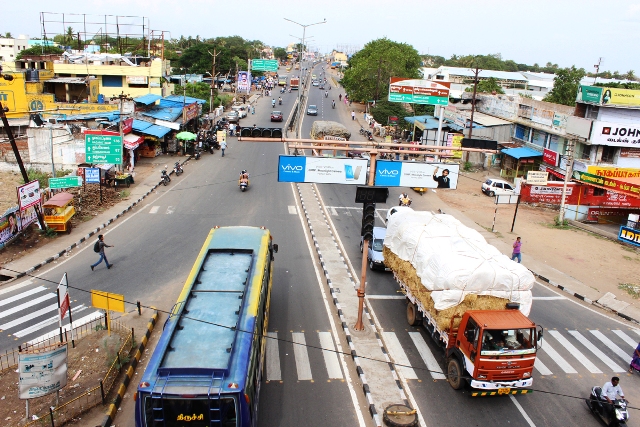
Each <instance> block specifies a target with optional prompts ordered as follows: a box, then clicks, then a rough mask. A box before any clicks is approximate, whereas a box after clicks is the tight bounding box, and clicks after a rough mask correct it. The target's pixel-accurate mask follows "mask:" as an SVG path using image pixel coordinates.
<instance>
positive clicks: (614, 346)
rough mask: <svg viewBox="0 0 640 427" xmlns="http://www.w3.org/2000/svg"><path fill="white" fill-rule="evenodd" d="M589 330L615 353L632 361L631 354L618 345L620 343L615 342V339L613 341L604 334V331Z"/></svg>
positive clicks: (628, 361) (629, 361)
mask: <svg viewBox="0 0 640 427" xmlns="http://www.w3.org/2000/svg"><path fill="white" fill-rule="evenodd" d="M589 332H591V334H593V336H594V337H596V338H598V339H599V340H600V341H602V343H603V344H604V345H606V346H607V347H609V349H611V350H612V351H613V352H614V353H615V354H617V355H618V356H620V357H621V358H622V360H624V361H625V362H627V363H631V355H630V354H628V353H627V352H626V351H624V350H623V349H621V348H620V347H618V345H617V344H616V343H614V342H613V341H611V340H610V339H609V338H607V337H606V336H604V334H603V333H602V332H600V331H594V330H590V331H589ZM613 332H614V333H615V331H613ZM634 347H635V345H634Z"/></svg>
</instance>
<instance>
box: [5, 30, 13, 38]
mask: <svg viewBox="0 0 640 427" xmlns="http://www.w3.org/2000/svg"><path fill="white" fill-rule="evenodd" d="M4 38H5V39H12V38H13V36H12V35H11V33H10V32H9V31H7V32H6V33H4Z"/></svg>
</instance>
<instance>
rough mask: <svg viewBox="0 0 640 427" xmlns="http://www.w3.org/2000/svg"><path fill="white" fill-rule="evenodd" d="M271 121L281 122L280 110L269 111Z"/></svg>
mask: <svg viewBox="0 0 640 427" xmlns="http://www.w3.org/2000/svg"><path fill="white" fill-rule="evenodd" d="M271 121H272V122H281V121H282V111H272V112H271Z"/></svg>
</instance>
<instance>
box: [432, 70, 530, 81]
mask: <svg viewBox="0 0 640 427" xmlns="http://www.w3.org/2000/svg"><path fill="white" fill-rule="evenodd" d="M439 71H440V73H448V74H450V75H454V76H464V77H475V72H474V71H473V70H471V69H470V68H464V67H440V68H439ZM440 73H438V74H440ZM478 77H479V78H485V79H488V78H490V77H493V78H494V79H497V80H516V81H521V82H523V83H524V82H526V81H527V78H526V77H525V76H523V75H522V74H521V73H519V72H515V71H495V70H481V71H480V73H479V74H478Z"/></svg>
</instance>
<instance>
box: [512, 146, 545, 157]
mask: <svg viewBox="0 0 640 427" xmlns="http://www.w3.org/2000/svg"><path fill="white" fill-rule="evenodd" d="M502 152H503V153H504V154H506V155H507V156H511V157H515V158H516V159H521V158H523V157H541V156H542V153H541V152H540V151H537V150H534V149H533V148H529V147H518V148H507V149H504V150H502Z"/></svg>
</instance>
